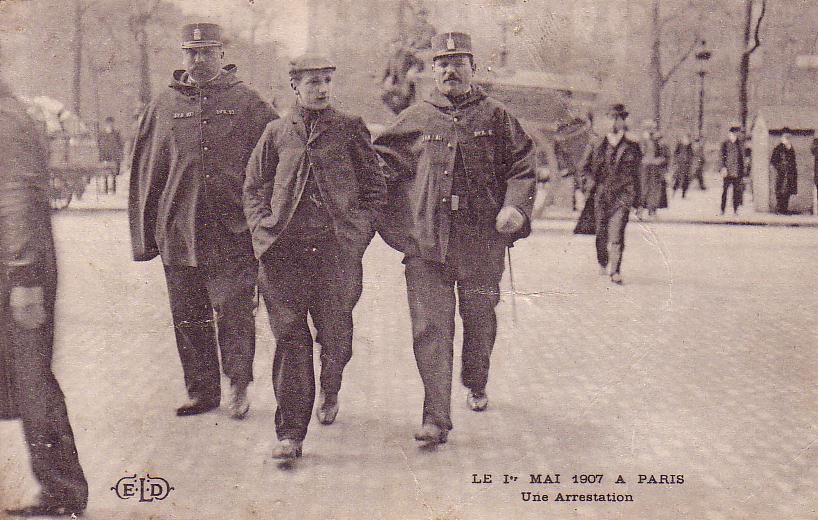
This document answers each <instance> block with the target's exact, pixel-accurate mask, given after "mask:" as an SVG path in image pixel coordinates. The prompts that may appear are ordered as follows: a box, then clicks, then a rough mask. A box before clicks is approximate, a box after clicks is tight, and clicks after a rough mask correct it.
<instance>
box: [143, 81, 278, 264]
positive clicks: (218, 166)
mask: <svg viewBox="0 0 818 520" xmlns="http://www.w3.org/2000/svg"><path fill="white" fill-rule="evenodd" d="M276 117H278V116H277V115H276V114H275V112H273V110H272V109H271V108H270V106H269V105H268V104H267V103H266V102H265V101H263V100H262V99H261V98H260V97H259V96H258V94H256V93H255V92H254V91H253V90H251V89H250V88H249V87H247V86H246V85H244V84H243V83H242V82H241V81H240V80H239V79H238V78H236V75H235V66H233V65H228V66H227V67H225V69H224V70H223V71H222V73H221V74H220V75H219V76H218V77H217V78H216V79H214V80H213V81H210V82H208V83H206V84H204V85H201V86H197V85H194V84H192V83H190V81H188V78H187V75H186V74H185V73H184V71H176V72H175V73H174V81H173V82H172V83H171V84H170V88H169V89H168V90H166V91H165V92H163V93H162V94H160V95H159V96H158V97H157V98H156V99H155V100H154V101H152V102H151V103H150V104H149V105H148V106H147V107H146V109H145V111H144V112H143V113H142V115H141V117H140V120H139V125H138V126H139V129H138V131H137V135H136V140H135V142H134V147H133V154H132V156H133V159H132V166H131V186H130V193H129V201H128V215H129V220H130V226H131V245H132V248H133V257H134V260H137V261H145V260H151V259H152V258H154V257H156V256H157V255H161V257H162V261H163V263H165V264H166V265H176V266H192V267H196V266H198V265H199V264H200V263H201V262H203V261H204V259H203V258H199V257H200V256H202V255H201V254H200V252H198V251H197V249H198V247H197V246H198V244H199V234H200V233H201V223H202V221H203V220H204V221H208V220H210V221H218V222H219V224H220V226H219V227H220V228H222V229H224V230H225V232H224V235H225V236H223V237H219V238H220V239H221V240H222V241H223V243H224V247H221V248H218V249H221V250H229V249H230V247H231V244H236V243H237V242H239V240H237V239H236V237H235V236H230V235H241V234H243V233H247V229H248V227H247V221H246V220H245V217H244V209H243V206H242V188H243V185H244V171H245V167H246V166H247V160H248V159H249V158H250V154H251V153H252V151H253V148H254V147H255V145H256V142H258V138H259V136H261V133H262V132H263V131H264V127H265V126H266V125H267V123H268V122H270V120H272V119H275V118H276ZM248 249H249V246H248Z"/></svg>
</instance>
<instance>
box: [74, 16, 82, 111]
mask: <svg viewBox="0 0 818 520" xmlns="http://www.w3.org/2000/svg"><path fill="white" fill-rule="evenodd" d="M82 15H83V7H82V0H75V1H74V49H73V50H74V77H73V82H72V95H73V100H72V104H71V105H72V107H73V110H74V113H75V114H77V115H79V114H80V108H81V105H82V40H83V36H84V35H83V27H82Z"/></svg>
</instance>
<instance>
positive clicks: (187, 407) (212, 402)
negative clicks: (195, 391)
mask: <svg viewBox="0 0 818 520" xmlns="http://www.w3.org/2000/svg"><path fill="white" fill-rule="evenodd" d="M218 407H219V398H218V397H195V398H191V399H188V401H187V402H186V403H185V404H183V405H182V406H180V407H179V408H177V409H176V415H178V416H179V417H187V416H189V415H199V414H202V413H205V412H209V411H210V410H213V409H215V408H218Z"/></svg>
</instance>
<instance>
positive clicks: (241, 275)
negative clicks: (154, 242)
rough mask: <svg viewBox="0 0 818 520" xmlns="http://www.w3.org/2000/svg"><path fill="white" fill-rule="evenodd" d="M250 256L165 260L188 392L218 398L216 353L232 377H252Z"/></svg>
mask: <svg viewBox="0 0 818 520" xmlns="http://www.w3.org/2000/svg"><path fill="white" fill-rule="evenodd" d="M257 275H258V263H257V262H256V261H255V259H254V258H253V257H252V256H247V257H245V258H244V259H231V260H230V261H229V262H228V261H225V262H224V263H222V264H213V265H212V266H209V267H186V266H169V265H166V266H165V280H166V281H167V285H168V296H169V298H170V310H171V314H172V315H173V327H174V331H175V333H176V347H177V348H178V350H179V358H180V359H181V361H182V371H183V372H184V375H185V387H187V392H188V395H189V396H190V397H191V398H209V399H219V397H220V395H221V390H220V374H219V355H218V352H217V350H221V359H222V368H223V370H224V373H225V375H227V377H229V378H230V381H231V382H232V383H236V384H246V383H249V382H250V381H252V380H253V356H254V355H255V351H256V323H255V316H254V315H253V311H254V309H255V289H256V278H257Z"/></svg>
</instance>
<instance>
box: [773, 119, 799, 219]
mask: <svg viewBox="0 0 818 520" xmlns="http://www.w3.org/2000/svg"><path fill="white" fill-rule="evenodd" d="M790 138H791V136H790V130H789V129H788V128H785V129H784V130H783V131H782V133H781V142H780V143H778V144H777V145H776V147H775V148H773V153H772V154H771V155H770V165H772V167H773V168H775V199H776V207H775V209H776V213H780V214H782V215H786V214H787V213H788V212H789V209H788V206H789V202H790V197H791V196H793V195H795V194H796V193H798V165H797V164H796V159H795V149H794V148H793V146H792V143H791V142H790Z"/></svg>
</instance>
